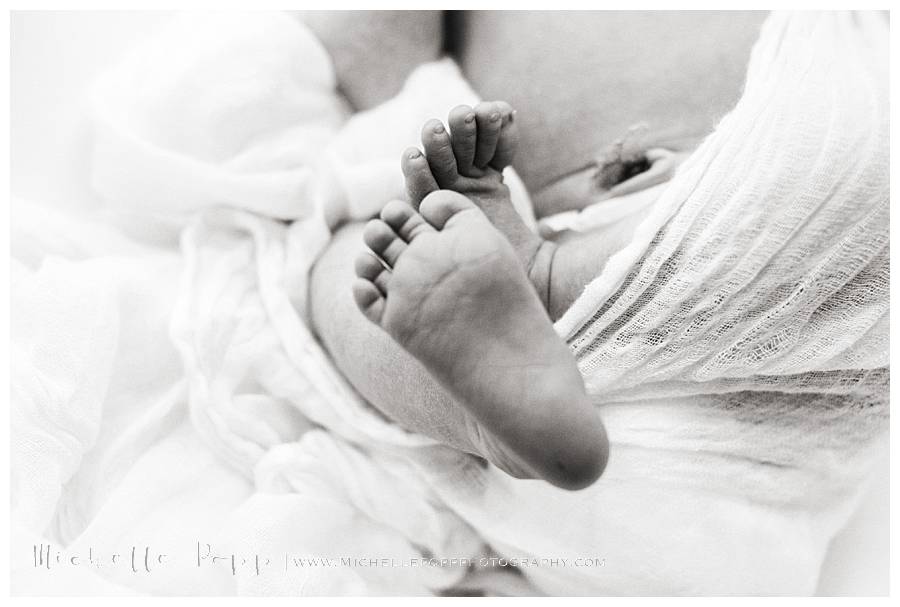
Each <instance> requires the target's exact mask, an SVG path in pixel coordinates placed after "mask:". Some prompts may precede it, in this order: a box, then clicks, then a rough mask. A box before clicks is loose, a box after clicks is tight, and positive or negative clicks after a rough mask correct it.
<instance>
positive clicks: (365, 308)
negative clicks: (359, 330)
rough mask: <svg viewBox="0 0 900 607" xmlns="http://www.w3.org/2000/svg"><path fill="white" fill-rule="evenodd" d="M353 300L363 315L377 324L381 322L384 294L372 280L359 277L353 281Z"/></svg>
mask: <svg viewBox="0 0 900 607" xmlns="http://www.w3.org/2000/svg"><path fill="white" fill-rule="evenodd" d="M353 300H354V301H355V302H356V307H357V308H359V311H360V312H362V313H363V316H365V317H366V318H368V319H369V321H371V322H373V323H375V324H381V318H382V316H384V303H385V301H384V294H383V293H382V292H381V291H380V290H378V287H376V286H375V284H374V283H373V282H372V281H370V280H365V279H363V278H357V279H356V280H355V281H354V282H353Z"/></svg>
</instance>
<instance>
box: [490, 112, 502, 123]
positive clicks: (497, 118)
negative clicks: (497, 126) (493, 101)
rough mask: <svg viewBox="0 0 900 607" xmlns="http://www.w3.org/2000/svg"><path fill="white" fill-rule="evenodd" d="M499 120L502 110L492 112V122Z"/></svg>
mask: <svg viewBox="0 0 900 607" xmlns="http://www.w3.org/2000/svg"><path fill="white" fill-rule="evenodd" d="M498 120H500V112H494V113H493V114H491V122H497V121H498Z"/></svg>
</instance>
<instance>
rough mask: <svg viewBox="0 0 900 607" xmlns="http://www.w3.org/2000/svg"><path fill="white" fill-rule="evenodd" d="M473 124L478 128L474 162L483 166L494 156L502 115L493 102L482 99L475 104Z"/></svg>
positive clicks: (478, 165) (477, 165)
mask: <svg viewBox="0 0 900 607" xmlns="http://www.w3.org/2000/svg"><path fill="white" fill-rule="evenodd" d="M475 124H476V125H477V128H478V140H477V142H476V144H475V160H474V164H475V166H476V167H478V168H484V167H485V166H487V164H488V163H489V162H490V161H491V159H492V158H493V157H494V152H495V151H496V149H497V139H498V138H499V137H500V128H501V127H502V125H503V116H502V115H501V113H500V110H499V109H498V107H497V104H496V103H494V102H488V101H482V102H481V103H479V104H478V105H476V106H475Z"/></svg>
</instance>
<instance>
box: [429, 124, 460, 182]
mask: <svg viewBox="0 0 900 607" xmlns="http://www.w3.org/2000/svg"><path fill="white" fill-rule="evenodd" d="M422 145H423V146H424V147H425V158H426V159H427V160H428V166H429V167H431V174H432V175H434V179H435V181H437V183H438V186H440V187H441V188H449V187H450V186H452V185H453V184H454V183H455V182H456V179H457V177H458V176H459V174H458V173H457V171H456V158H455V157H454V156H453V147H452V146H451V144H450V134H449V133H448V132H447V129H445V128H444V125H443V124H442V123H441V121H440V120H429V121H428V122H426V123H425V126H424V127H422Z"/></svg>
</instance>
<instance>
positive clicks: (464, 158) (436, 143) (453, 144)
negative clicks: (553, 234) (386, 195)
mask: <svg viewBox="0 0 900 607" xmlns="http://www.w3.org/2000/svg"><path fill="white" fill-rule="evenodd" d="M448 123H449V126H450V132H449V133H448V132H447V130H446V129H445V128H444V125H443V124H442V123H441V121H440V120H429V121H428V122H426V123H425V126H424V127H423V128H422V146H423V147H424V148H425V156H424V157H422V155H421V154H420V153H419V151H418V150H416V149H415V148H410V149H408V150H407V151H406V152H405V153H404V154H403V160H402V161H401V166H402V168H403V174H404V175H405V176H406V184H407V192H408V194H409V198H410V202H411V203H412V205H413V206H414V207H418V205H419V203H420V202H421V201H422V199H423V198H424V197H425V196H427V195H428V194H430V193H431V192H433V191H436V190H439V189H442V190H452V191H454V192H458V193H460V194H463V195H464V196H466V197H468V198H470V199H471V200H472V201H473V202H474V203H475V205H476V206H477V207H478V208H479V209H481V210H482V211H484V214H485V215H486V216H487V218H488V219H489V220H490V221H491V223H492V224H494V227H496V228H497V229H498V230H500V232H501V233H502V234H503V235H504V236H506V238H507V239H508V240H509V242H510V243H511V244H512V245H513V249H515V251H516V254H517V256H518V258H519V261H520V262H521V263H522V264H523V265H524V266H525V268H526V270H529V269H530V268H531V267H532V265H533V263H534V258H535V255H536V253H537V252H538V249H539V248H540V246H541V243H542V240H541V239H540V238H539V237H538V236H537V235H536V234H534V233H533V232H532V231H531V230H529V229H528V226H526V225H525V222H524V221H522V218H521V217H520V216H519V214H518V213H517V212H516V210H515V208H514V207H513V205H512V199H511V198H510V195H509V188H507V187H506V185H504V184H503V176H502V174H501V171H502V170H503V169H504V168H505V167H507V166H508V165H509V164H510V162H512V159H513V156H514V155H515V152H516V146H517V145H518V138H519V136H518V127H517V125H516V123H515V112H513V109H512V108H511V107H510V105H509V104H508V103H506V102H504V101H494V102H482V103H479V104H478V105H476V106H475V108H474V109H472V108H470V107H469V106H467V105H461V106H458V107H456V108H454V109H453V110H452V111H451V112H450V116H449V118H448Z"/></svg>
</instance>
